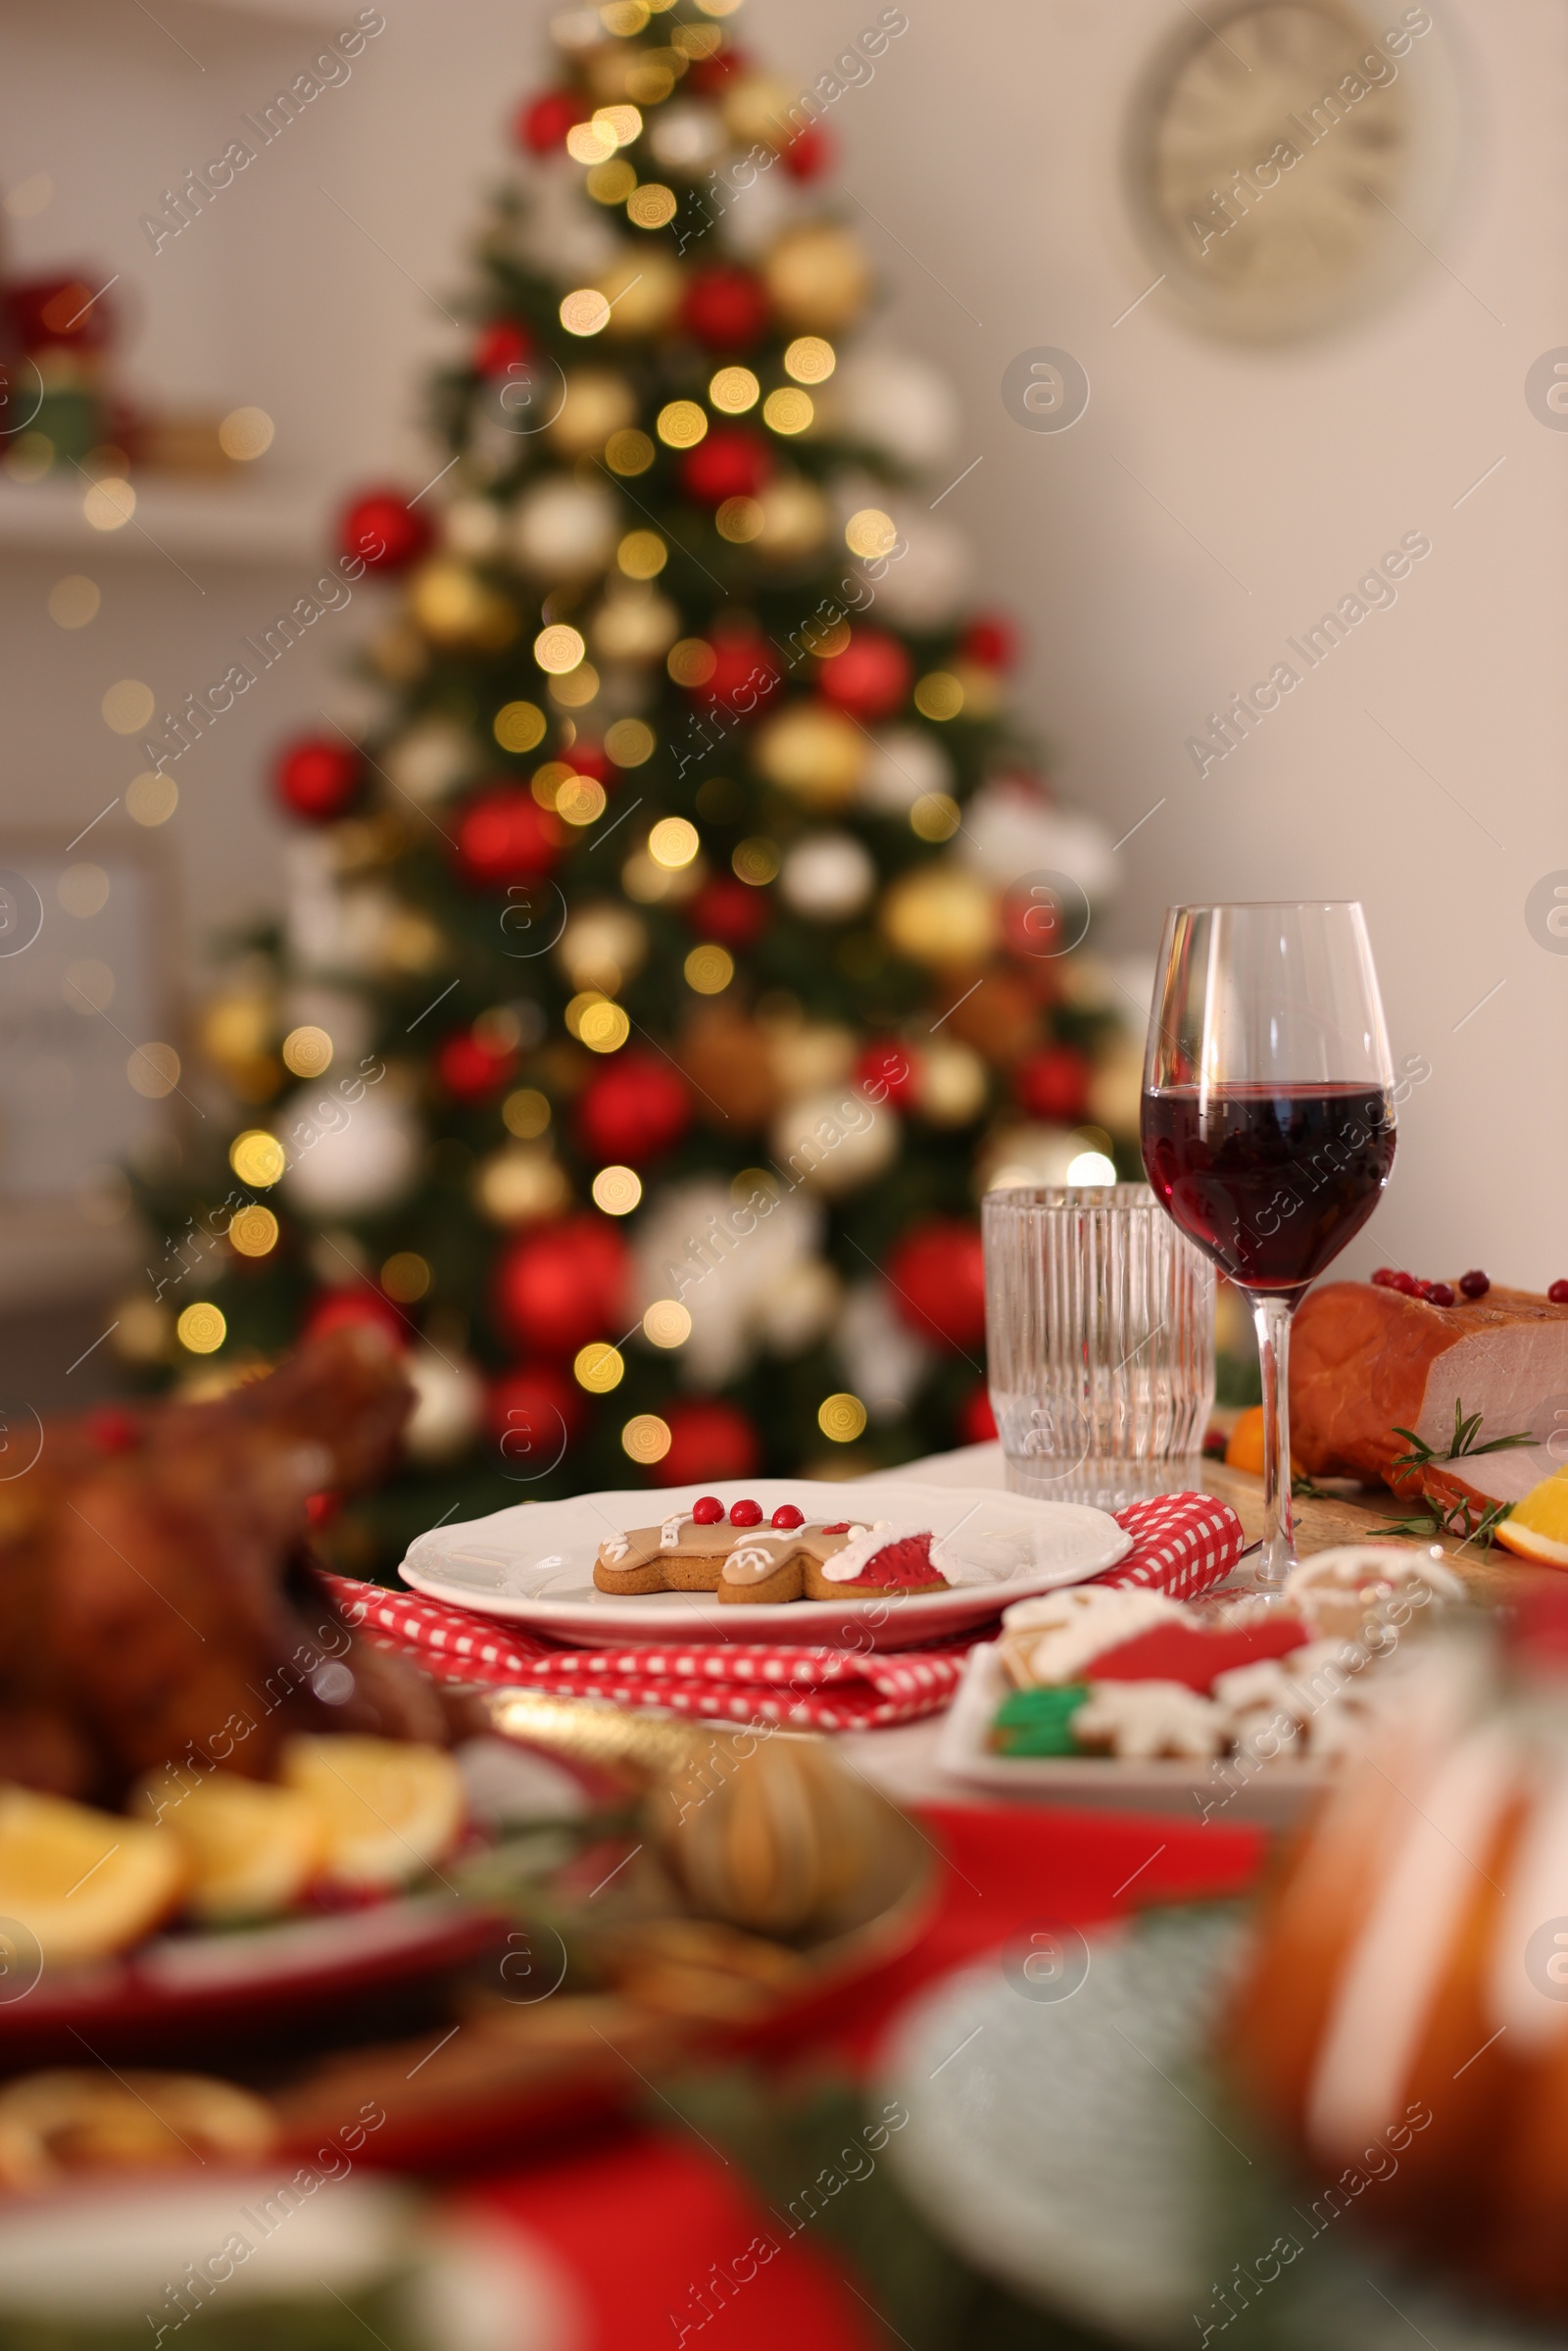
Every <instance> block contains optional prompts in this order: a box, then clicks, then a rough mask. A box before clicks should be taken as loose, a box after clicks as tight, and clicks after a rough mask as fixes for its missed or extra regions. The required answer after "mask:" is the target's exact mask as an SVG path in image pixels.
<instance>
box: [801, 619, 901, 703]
mask: <svg viewBox="0 0 1568 2351" xmlns="http://www.w3.org/2000/svg"><path fill="white" fill-rule="evenodd" d="M913 683H914V663H913V661H911V660H910V659H909V656H908V654H907V652H906V651H905V649H904V647H903V646H902V645H901V644H900V643H899V640H898V638H897V637H890V636H889V635H888V633H887V631H886V630H885V629H881V628H858V629H857V630H856V631H855V633H854V634H853V636H852V637H851V638H850V641H849V643H848V645H846V647H845V648H844V651H843V652H842V653H840V654H835V655H834V657H833V659H832V660H831V661H824V662H823V663H822V668H821V673H820V675H819V677H818V679H817V684H818V686H819V687H820V689H821V691H822V693H823V694H824V696H825V697H826V698H827V700H828V701H829V702H832V703H836V704H837V705H838V707H839V709H840V710H848V711H849V713H850V715H851V717H852V718H863V719H875V718H888V717H891V716H892V714H893V712H894V711H895V710H900V709H902V708H903V706H904V704H905V703H906V702H907V700H908V698H909V688H910V687H911V686H912V685H913Z"/></svg>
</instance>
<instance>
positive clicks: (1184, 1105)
mask: <svg viewBox="0 0 1568 2351" xmlns="http://www.w3.org/2000/svg"><path fill="white" fill-rule="evenodd" d="M1393 1085H1394V1073H1393V1069H1392V1066H1391V1063H1390V1057H1389V1043H1388V1037H1387V1035H1386V1034H1385V1031H1384V1025H1383V1007H1382V1004H1381V1003H1380V1001H1379V998H1378V982H1377V973H1376V971H1375V970H1374V968H1373V963H1372V949H1371V946H1370V944H1369V942H1368V939H1367V933H1366V921H1365V917H1364V916H1363V914H1362V912H1361V909H1360V907H1359V906H1354V905H1351V904H1349V903H1348V902H1341V903H1337V904H1336V903H1332V902H1325V901H1323V900H1315V901H1313V900H1287V901H1280V902H1278V903H1272V904H1268V905H1258V906H1172V907H1171V908H1170V909H1169V911H1168V912H1167V914H1166V916H1165V936H1164V939H1163V941H1162V942H1161V947H1160V969H1159V978H1158V982H1157V985H1156V988H1155V992H1154V1004H1153V1009H1152V1014H1151V1018H1150V1024H1149V1052H1148V1055H1147V1058H1146V1060H1145V1064H1144V1102H1143V1142H1144V1165H1145V1167H1146V1168H1147V1170H1148V1173H1149V1181H1150V1184H1151V1185H1152V1189H1153V1192H1154V1196H1155V1198H1156V1199H1157V1200H1158V1201H1159V1202H1160V1205H1161V1206H1162V1207H1163V1208H1164V1209H1165V1211H1166V1213H1167V1215H1169V1216H1170V1217H1171V1218H1172V1219H1173V1220H1174V1221H1175V1222H1176V1223H1177V1224H1178V1225H1179V1226H1180V1227H1181V1229H1182V1231H1183V1232H1184V1233H1186V1234H1187V1235H1188V1237H1189V1238H1190V1239H1191V1240H1193V1241H1195V1242H1196V1243H1197V1244H1198V1247H1199V1248H1200V1249H1203V1250H1205V1251H1206V1252H1207V1254H1208V1255H1209V1256H1210V1257H1212V1258H1213V1260H1214V1262H1215V1264H1216V1265H1218V1266H1219V1267H1220V1269H1221V1271H1222V1272H1224V1273H1226V1274H1228V1275H1229V1276H1230V1278H1231V1280H1232V1281H1233V1282H1235V1283H1236V1284H1237V1285H1238V1287H1239V1288H1240V1289H1242V1290H1245V1291H1246V1293H1247V1295H1248V1298H1249V1299H1250V1302H1251V1307H1252V1320H1253V1323H1254V1325H1255V1327H1256V1331H1257V1353H1258V1364H1259V1368H1260V1370H1261V1373H1262V1380H1263V1540H1262V1543H1261V1546H1260V1549H1259V1553H1258V1557H1257V1559H1256V1562H1255V1563H1254V1564H1253V1565H1251V1566H1250V1568H1249V1569H1248V1570H1247V1571H1246V1573H1244V1575H1243V1576H1241V1577H1240V1578H1233V1579H1232V1586H1231V1589H1233V1590H1234V1589H1238V1588H1240V1589H1243V1590H1247V1591H1250V1592H1263V1593H1267V1594H1269V1595H1271V1596H1275V1597H1277V1596H1278V1593H1279V1592H1280V1588H1281V1586H1282V1585H1283V1584H1284V1581H1285V1578H1286V1576H1287V1574H1288V1573H1289V1571H1290V1569H1291V1568H1292V1567H1293V1566H1294V1564H1295V1561H1296V1548H1295V1543H1294V1540H1293V1536H1292V1529H1291V1492H1290V1483H1291V1482H1290V1466H1289V1465H1290V1458H1291V1432H1290V1390H1289V1371H1288V1360H1287V1358H1288V1354H1289V1348H1290V1329H1291V1316H1292V1314H1293V1313H1294V1312H1295V1310H1296V1308H1297V1306H1298V1305H1299V1303H1300V1300H1301V1298H1302V1297H1303V1295H1304V1293H1305V1291H1306V1289H1307V1287H1308V1285H1309V1284H1310V1283H1312V1282H1314V1281H1315V1280H1316V1279H1317V1277H1318V1275H1319V1274H1320V1273H1321V1272H1322V1271H1323V1269H1324V1267H1325V1266H1327V1265H1329V1264H1330V1263H1331V1262H1332V1261H1333V1259H1334V1258H1335V1257H1336V1256H1338V1254H1339V1252H1340V1250H1341V1249H1344V1247H1345V1245H1346V1243H1347V1242H1348V1240H1349V1239H1350V1238H1351V1236H1352V1235H1353V1234H1355V1233H1358V1232H1359V1231H1360V1229H1361V1227H1362V1225H1364V1224H1365V1222H1366V1220H1367V1218H1368V1217H1369V1216H1370V1215H1371V1213H1372V1211H1373V1209H1374V1208H1375V1207H1376V1205H1377V1202H1378V1197H1379V1195H1380V1194H1381V1192H1382V1190H1383V1187H1384V1185H1385V1184H1386V1183H1387V1182H1388V1180H1389V1171H1390V1169H1391V1167H1392V1166H1393V1164H1394V1093H1393Z"/></svg>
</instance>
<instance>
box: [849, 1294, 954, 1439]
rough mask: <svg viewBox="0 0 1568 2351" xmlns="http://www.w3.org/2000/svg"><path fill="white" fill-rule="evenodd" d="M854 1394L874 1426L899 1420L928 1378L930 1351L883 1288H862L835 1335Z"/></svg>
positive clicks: (851, 1302)
mask: <svg viewBox="0 0 1568 2351" xmlns="http://www.w3.org/2000/svg"><path fill="white" fill-rule="evenodd" d="M833 1344H834V1346H835V1347H837V1349H838V1355H839V1361H840V1362H841V1363H842V1364H843V1366H844V1375H845V1379H846V1381H847V1382H848V1384H849V1387H850V1389H851V1392H852V1393H853V1394H854V1395H856V1396H858V1397H859V1398H860V1400H861V1401H862V1403H863V1404H864V1405H865V1408H866V1411H867V1412H868V1413H869V1414H870V1416H871V1418H872V1419H873V1420H897V1419H898V1418H899V1417H900V1415H901V1414H903V1413H905V1412H907V1410H908V1407H909V1399H910V1398H911V1396H913V1395H914V1392H915V1390H916V1389H917V1388H918V1387H919V1385H920V1382H921V1380H922V1379H923V1378H924V1376H925V1372H926V1368H927V1366H928V1364H929V1363H930V1361H931V1349H930V1347H927V1346H926V1345H925V1343H924V1341H923V1340H920V1339H917V1338H916V1337H915V1335H914V1333H913V1332H912V1331H910V1330H907V1328H906V1327H905V1325H904V1324H903V1323H902V1322H901V1321H900V1320H899V1318H898V1316H897V1314H896V1313H895V1312H894V1310H893V1306H892V1302H891V1300H890V1299H889V1297H888V1290H887V1284H886V1283H885V1282H858V1283H857V1284H856V1286H855V1288H854V1289H853V1290H852V1291H851V1292H850V1295H849V1297H848V1298H847V1299H846V1300H845V1305H844V1311H843V1313H842V1314H841V1315H840V1316H839V1322H838V1329H837V1330H836V1331H835V1332H834V1335H833Z"/></svg>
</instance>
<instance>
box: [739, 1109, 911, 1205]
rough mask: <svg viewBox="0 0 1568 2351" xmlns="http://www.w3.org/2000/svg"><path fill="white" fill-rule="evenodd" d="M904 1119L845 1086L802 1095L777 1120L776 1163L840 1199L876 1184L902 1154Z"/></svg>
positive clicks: (815, 1189)
mask: <svg viewBox="0 0 1568 2351" xmlns="http://www.w3.org/2000/svg"><path fill="white" fill-rule="evenodd" d="M899 1136H900V1122H899V1118H898V1114H897V1112H896V1111H894V1110H893V1109H892V1108H891V1106H890V1105H889V1104H888V1103H886V1102H882V1103H880V1104H877V1105H874V1106H873V1105H872V1104H871V1103H870V1102H867V1101H866V1099H865V1097H864V1096H863V1095H860V1094H857V1093H856V1092H855V1091H854V1090H853V1089H852V1088H850V1087H848V1086H846V1085H838V1086H834V1087H832V1088H830V1089H828V1090H827V1091H825V1092H823V1093H820V1094H803V1095H800V1096H799V1097H798V1098H797V1099H796V1100H795V1101H794V1102H789V1103H787V1104H786V1106H785V1107H784V1109H782V1110H781V1111H780V1112H779V1114H778V1116H777V1118H775V1120H774V1121H773V1126H772V1130H771V1134H770V1137H769V1142H770V1145H771V1150H772V1155H773V1158H774V1159H775V1161H776V1162H777V1164H778V1165H779V1166H780V1167H782V1168H784V1169H785V1170H786V1171H787V1172H788V1173H789V1175H790V1176H791V1177H792V1179H793V1180H794V1181H795V1182H797V1183H803V1184H805V1185H806V1186H807V1187H808V1188H809V1190H810V1191H812V1192H817V1193H821V1194H822V1195H824V1197H826V1198H827V1199H829V1200H840V1199H842V1198H843V1197H844V1196H845V1195H846V1194H847V1193H851V1192H857V1191H858V1190H859V1188H860V1186H861V1185H862V1184H869V1183H871V1182H872V1181H873V1180H874V1179H875V1178H876V1177H877V1176H879V1175H882V1174H884V1173H885V1172H886V1170H887V1169H888V1168H889V1167H891V1166H892V1164H893V1161H894V1160H895V1159H896V1158H897V1156H898V1151H899Z"/></svg>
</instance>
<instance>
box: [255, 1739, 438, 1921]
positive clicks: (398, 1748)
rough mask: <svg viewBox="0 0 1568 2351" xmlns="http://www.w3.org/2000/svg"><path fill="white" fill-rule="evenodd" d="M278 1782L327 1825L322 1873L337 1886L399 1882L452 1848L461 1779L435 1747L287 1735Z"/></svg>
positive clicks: (408, 1742) (395, 1741)
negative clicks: (312, 1807) (295, 1791)
mask: <svg viewBox="0 0 1568 2351" xmlns="http://www.w3.org/2000/svg"><path fill="white" fill-rule="evenodd" d="M283 1780H284V1784H285V1785H286V1786H287V1787H289V1788H297V1789H298V1790H299V1792H300V1794H301V1795H305V1796H309V1798H310V1800H311V1802H312V1803H313V1804H314V1805H315V1806H316V1808H317V1810H318V1811H319V1813H320V1815H321V1817H322V1820H323V1821H324V1823H325V1826H326V1833H327V1847H326V1872H327V1875H328V1876H329V1877H331V1878H335V1879H336V1880H337V1882H338V1884H339V1885H341V1886H401V1885H403V1884H405V1883H406V1882H407V1881H408V1880H409V1879H410V1878H416V1877H417V1876H418V1875H419V1873H420V1871H421V1870H425V1869H428V1868H429V1866H430V1864H431V1863H432V1862H433V1861H439V1860H440V1858H441V1856H442V1854H443V1853H447V1852H450V1851H451V1849H452V1847H453V1845H454V1844H455V1843H456V1842H457V1839H458V1836H459V1834H460V1832H461V1830H462V1828H463V1819H464V1809H465V1806H464V1789H463V1778H462V1775H461V1773H460V1772H459V1770H458V1767H457V1765H456V1764H455V1763H454V1762H453V1760H452V1758H451V1756H450V1755H448V1754H447V1753H445V1751H444V1750H443V1749H442V1748H440V1747H427V1746H419V1745H417V1744H416V1743H415V1742H413V1741H412V1740H408V1739H290V1741H289V1743H288V1745H287V1747H286V1748H285V1749H284V1751H283Z"/></svg>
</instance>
